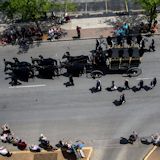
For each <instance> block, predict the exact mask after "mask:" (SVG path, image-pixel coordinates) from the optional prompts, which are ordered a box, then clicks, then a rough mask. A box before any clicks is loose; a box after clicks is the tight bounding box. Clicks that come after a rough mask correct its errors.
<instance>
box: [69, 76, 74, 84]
mask: <svg viewBox="0 0 160 160" xmlns="http://www.w3.org/2000/svg"><path fill="white" fill-rule="evenodd" d="M69 83H70V85H71V86H74V81H73V76H72V75H70V76H69Z"/></svg>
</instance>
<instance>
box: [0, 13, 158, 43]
mask: <svg viewBox="0 0 160 160" xmlns="http://www.w3.org/2000/svg"><path fill="white" fill-rule="evenodd" d="M157 21H158V24H159V25H158V26H159V27H158V28H159V29H158V32H157V33H155V34H160V14H159V15H158V17H157ZM124 22H126V23H129V24H132V23H134V24H135V23H139V22H146V20H145V19H144V18H143V16H142V15H138V16H130V17H128V16H111V17H96V18H81V19H76V18H75V19H71V21H70V22H69V23H66V24H63V25H62V26H61V28H62V29H64V30H65V31H66V32H67V35H66V36H65V37H62V38H60V39H59V41H63V40H73V37H75V36H77V32H76V26H79V27H81V39H92V38H99V37H100V36H103V37H107V36H112V35H113V31H114V28H115V24H117V23H119V24H123V23H124ZM6 27H7V25H6V24H0V32H2V31H3V30H4V29H5V28H6ZM43 40H44V41H46V40H47V36H44V39H43Z"/></svg>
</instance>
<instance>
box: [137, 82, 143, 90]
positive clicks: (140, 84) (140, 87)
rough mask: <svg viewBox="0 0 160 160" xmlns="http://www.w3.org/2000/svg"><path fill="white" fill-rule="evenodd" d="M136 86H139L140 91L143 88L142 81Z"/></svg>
mask: <svg viewBox="0 0 160 160" xmlns="http://www.w3.org/2000/svg"><path fill="white" fill-rule="evenodd" d="M138 85H139V90H140V89H142V88H143V87H144V81H143V80H140V81H139V83H138Z"/></svg>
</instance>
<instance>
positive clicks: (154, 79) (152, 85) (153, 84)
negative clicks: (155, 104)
mask: <svg viewBox="0 0 160 160" xmlns="http://www.w3.org/2000/svg"><path fill="white" fill-rule="evenodd" d="M156 84H157V79H156V77H154V78H153V80H152V81H151V87H152V88H154V87H155V86H156Z"/></svg>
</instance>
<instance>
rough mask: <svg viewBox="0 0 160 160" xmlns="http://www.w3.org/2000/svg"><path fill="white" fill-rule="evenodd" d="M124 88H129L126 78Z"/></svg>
mask: <svg viewBox="0 0 160 160" xmlns="http://www.w3.org/2000/svg"><path fill="white" fill-rule="evenodd" d="M124 89H130V86H129V82H128V79H126V80H125V81H124Z"/></svg>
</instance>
